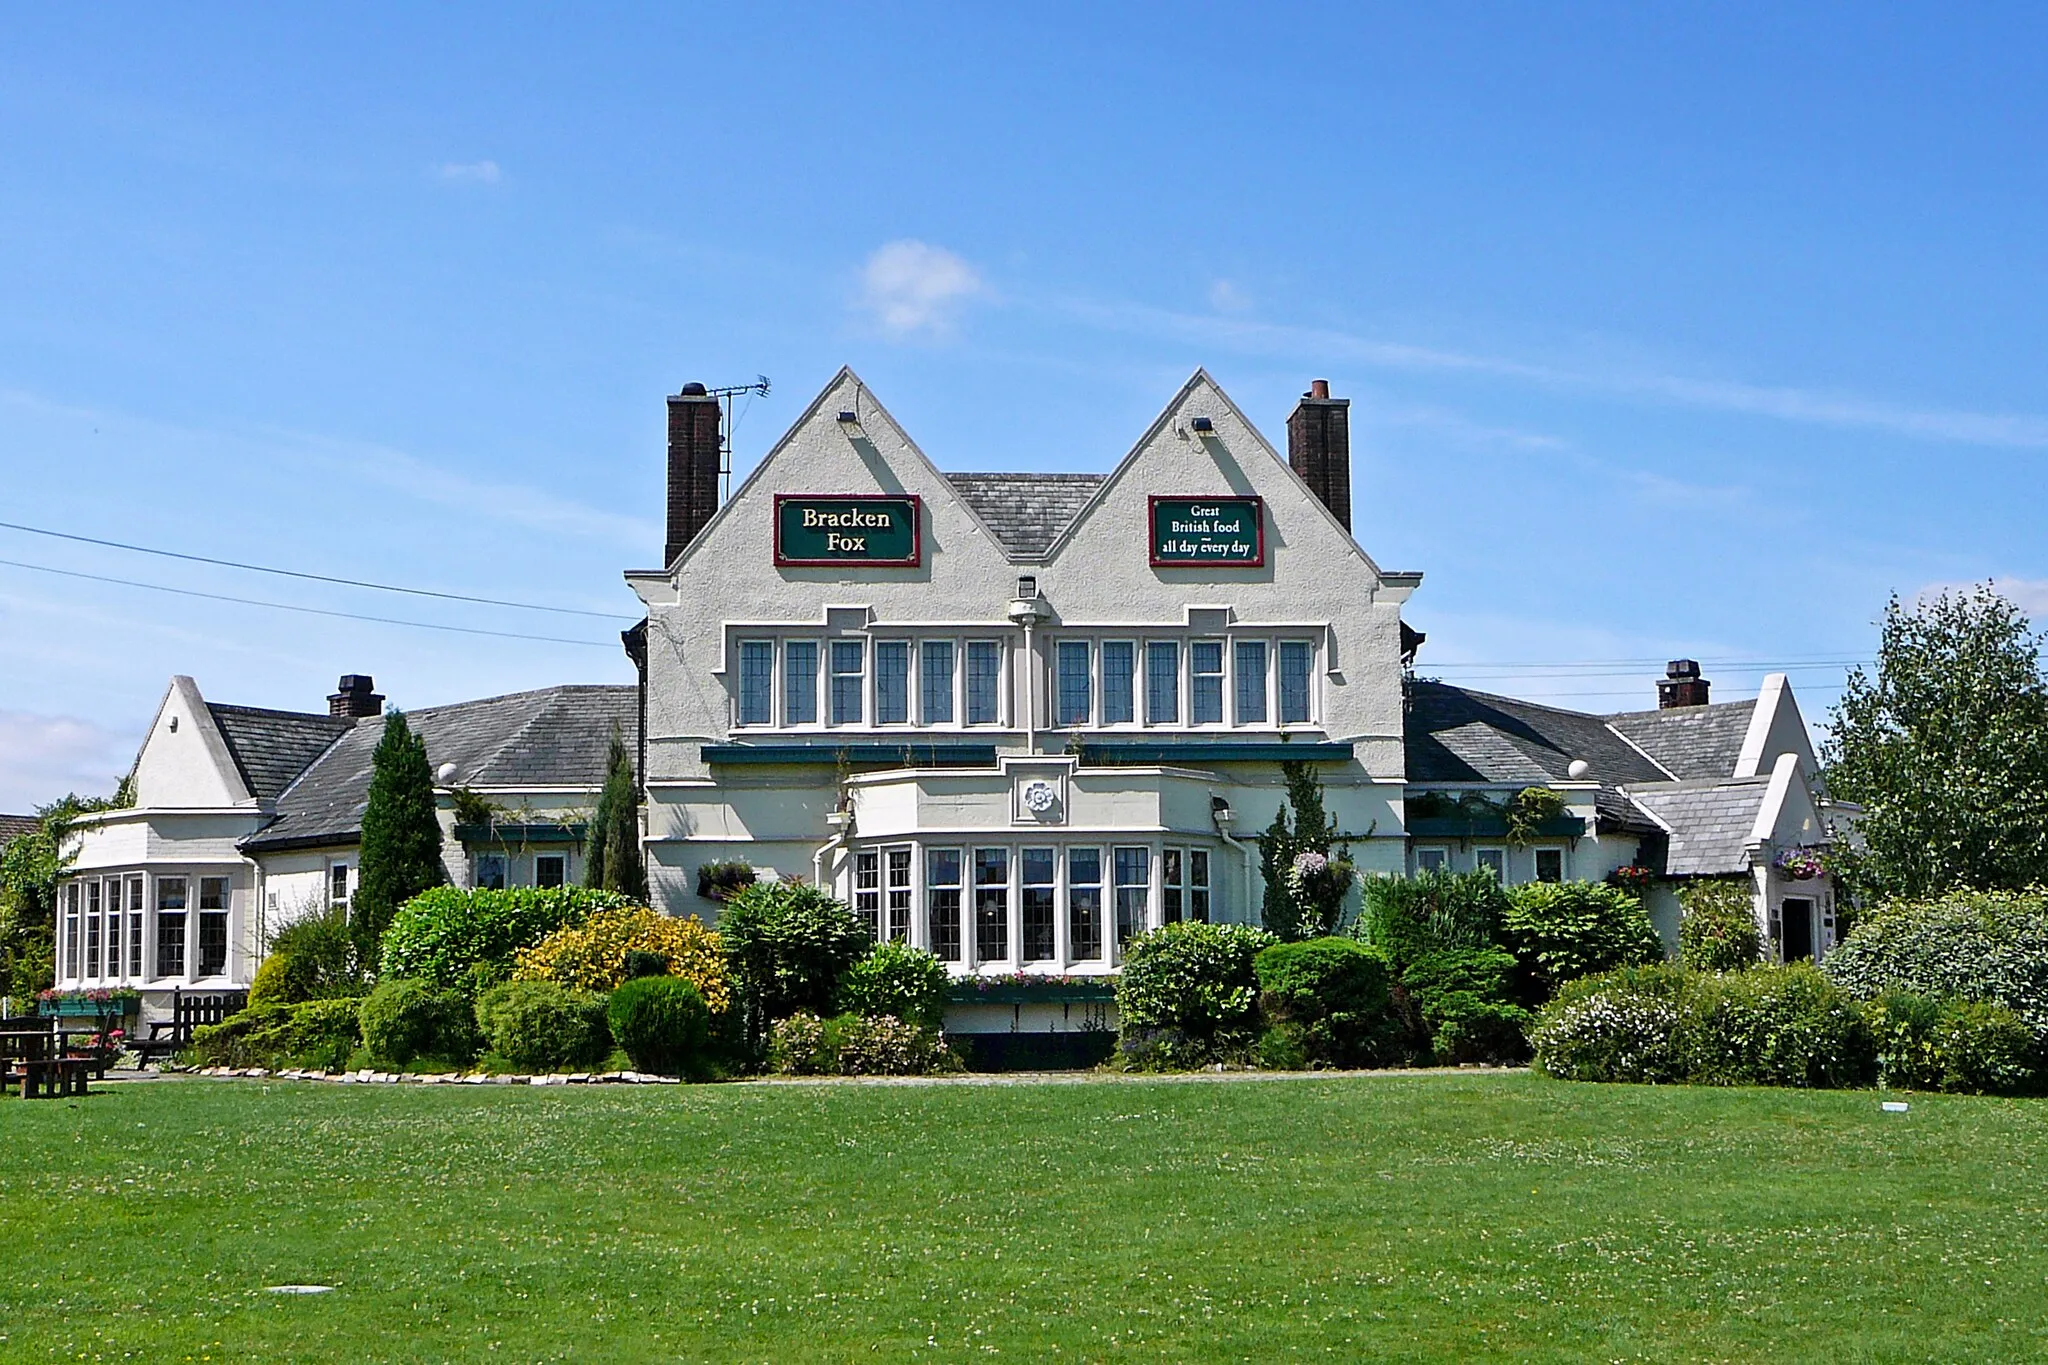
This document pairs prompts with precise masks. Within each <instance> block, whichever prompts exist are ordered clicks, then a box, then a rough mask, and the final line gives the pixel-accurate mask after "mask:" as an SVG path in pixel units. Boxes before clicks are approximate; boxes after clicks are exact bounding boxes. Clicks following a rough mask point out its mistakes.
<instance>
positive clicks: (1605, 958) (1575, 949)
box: [1501, 882, 1664, 1003]
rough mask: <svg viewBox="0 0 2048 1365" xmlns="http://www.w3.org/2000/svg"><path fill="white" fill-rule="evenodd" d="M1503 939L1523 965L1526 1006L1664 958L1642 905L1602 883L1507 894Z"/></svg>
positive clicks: (1541, 885) (1540, 886)
mask: <svg viewBox="0 0 2048 1365" xmlns="http://www.w3.org/2000/svg"><path fill="white" fill-rule="evenodd" d="M1507 899H1508V904H1507V910H1506V912H1505V913H1504V914H1503V915H1502V917H1501V939H1502V942H1503V944H1504V945H1505V946H1506V947H1507V949H1508V950H1509V951H1510V952H1512V953H1513V954H1514V955H1515V958H1516V960H1517V961H1518V962H1519V963H1520V964H1521V971H1522V979H1523V982H1524V983H1525V989H1524V991H1523V992H1522V994H1523V999H1524V1001H1525V1002H1527V1003H1541V1002H1542V1001H1545V1000H1548V999H1549V998H1550V997H1551V996H1553V995H1555V994H1557V988H1558V987H1559V986H1561V985H1563V984H1564V983H1565V982H1567V981H1571V980H1574V979H1576V978H1578V977H1581V976H1591V975H1592V974H1593V973H1594V972H1604V971H1607V970H1609V969H1610V968H1614V967H1632V966H1636V965H1639V964H1641V963H1645V962H1655V961H1657V960H1658V959H1660V958H1661V957H1663V956H1664V947H1663V944H1662V943H1661V942H1660V941H1659V940H1658V938H1657V931H1656V930H1655V929H1652V928H1651V927H1650V917H1649V916H1648V915H1646V914H1644V913H1643V903H1642V902H1641V901H1639V900H1637V899H1636V898H1635V897H1634V896H1632V895H1630V894H1629V893H1628V892H1626V891H1623V890H1621V889H1620V888H1619V887H1614V886H1608V885H1606V884H1604V883H1602V882H1529V883H1526V884H1525V885H1522V886H1517V887H1515V888H1513V889H1512V890H1510V891H1509V892H1508V893H1507Z"/></svg>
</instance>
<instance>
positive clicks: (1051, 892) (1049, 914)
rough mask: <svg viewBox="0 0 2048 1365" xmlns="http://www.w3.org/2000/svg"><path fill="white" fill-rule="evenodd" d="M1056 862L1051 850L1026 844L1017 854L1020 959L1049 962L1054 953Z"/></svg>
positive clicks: (1056, 898)
mask: <svg viewBox="0 0 2048 1365" xmlns="http://www.w3.org/2000/svg"><path fill="white" fill-rule="evenodd" d="M1056 866H1057V862H1056V859H1055V857H1054V854H1053V850H1051V849H1049V848H1027V849H1024V850H1022V851H1020V852H1019V853H1018V855H1017V871H1018V880H1019V882H1020V884H1021V887H1022V892H1021V894H1022V895H1023V898H1024V905H1023V911H1024V914H1023V920H1024V960H1025V961H1026V962H1050V961H1052V960H1053V958H1054V957H1055V956H1056V955H1057V953H1058V951H1059V950H1058V947H1057V944H1056V941H1055V935H1054V930H1055V926H1056V923H1057V920H1058V914H1059V909H1058V907H1059V899H1058V897H1059V892H1058V890H1057V889H1056V888H1055V887H1054V885H1053V880H1054V878H1053V870H1054V868H1055V867H1056Z"/></svg>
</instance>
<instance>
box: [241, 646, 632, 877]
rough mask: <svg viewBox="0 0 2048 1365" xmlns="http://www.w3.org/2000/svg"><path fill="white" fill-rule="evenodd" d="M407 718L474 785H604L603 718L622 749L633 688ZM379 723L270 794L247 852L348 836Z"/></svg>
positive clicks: (359, 809)
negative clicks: (271, 804)
mask: <svg viewBox="0 0 2048 1365" xmlns="http://www.w3.org/2000/svg"><path fill="white" fill-rule="evenodd" d="M405 718H406V722H407V723H408V724H409V725H411V726H412V728H413V730H414V731H415V732H417V733H418V734H419V735H421V736H422V737H423V738H424V739H425V741H426V746H427V764H428V766H429V767H431V768H432V769H434V771H435V773H436V774H437V778H436V780H437V781H438V780H439V779H438V774H439V772H440V768H441V765H442V764H444V763H453V764H454V765H455V772H454V775H453V776H452V778H451V779H450V780H451V781H452V782H453V783H455V784H456V785H459V786H473V787H514V788H517V787H587V788H589V789H590V790H591V791H592V792H593V793H594V792H595V791H596V790H597V788H599V787H601V786H602V785H604V776H605V773H604V759H605V753H606V751H607V749H608V748H609V747H610V744H611V733H612V728H613V727H614V726H616V727H617V728H618V731H619V735H620V737H621V738H622V739H624V740H625V742H626V745H627V747H628V748H629V749H631V748H633V747H635V745H636V743H637V732H638V726H639V694H638V689H636V688H633V687H600V686H591V687H548V688H543V689H541V690H539V691H536V692H514V693H512V694H510V695H508V696H503V697H486V698H484V699H483V700H481V701H467V702H458V703H456V704H455V705H452V706H432V707H424V708H422V709H420V710H418V711H408V712H406V715H405ZM383 734H384V724H383V721H382V720H380V719H369V720H365V721H362V722H360V723H358V724H356V725H355V726H354V727H353V728H352V729H351V730H350V732H349V733H348V734H347V735H346V736H345V737H343V738H342V740H341V741H340V742H339V743H337V744H335V745H334V746H333V747H332V748H331V749H329V750H328V751H327V752H326V753H324V754H322V755H321V756H320V757H319V759H317V760H316V761H315V762H314V763H313V765H312V766H311V767H309V768H308V769H307V770H306V772H305V774H304V775H303V776H302V777H300V778H299V780H298V781H297V782H295V783H293V784H292V785H291V786H290V787H289V788H288V789H287V790H286V791H285V792H284V794H283V795H282V796H281V797H280V798H279V799H278V803H277V818H276V819H275V820H273V821H272V822H271V823H270V824H269V825H267V826H265V827H264V828H263V829H261V830H259V831H258V832H256V833H255V834H253V835H250V836H249V837H248V838H246V839H244V840H242V844H241V846H242V848H244V849H245V850H248V851H250V852H262V851H265V850H271V851H275V850H277V849H281V848H293V847H314V846H318V845H321V844H335V843H350V842H353V841H354V840H355V839H356V837H357V835H358V834H359V833H360V832H361V829H362V821H363V806H364V803H365V802H366V801H367V800H368V798H369V791H370V760H371V755H372V754H373V753H374V752H375V750H376V748H377V741H378V740H379V739H381V738H382V737H383Z"/></svg>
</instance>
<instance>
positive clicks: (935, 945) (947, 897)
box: [924, 848, 960, 962]
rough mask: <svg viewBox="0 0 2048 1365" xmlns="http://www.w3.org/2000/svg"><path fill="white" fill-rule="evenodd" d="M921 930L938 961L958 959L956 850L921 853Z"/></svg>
mask: <svg viewBox="0 0 2048 1365" xmlns="http://www.w3.org/2000/svg"><path fill="white" fill-rule="evenodd" d="M924 903H925V933H926V936H927V938H928V940H929V944H928V946H929V947H930V948H931V950H932V955H933V956H934V957H936V958H938V959H939V961H941V962H958V961H959V960H960V850H959V849H957V848H931V849H926V850H925V855H924Z"/></svg>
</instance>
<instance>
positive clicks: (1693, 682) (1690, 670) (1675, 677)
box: [1657, 659, 1712, 711]
mask: <svg viewBox="0 0 2048 1365" xmlns="http://www.w3.org/2000/svg"><path fill="white" fill-rule="evenodd" d="M1710 686H1712V684H1711V683H1709V682H1708V681H1707V680H1706V679H1705V678H1702V677H1701V676H1700V666H1699V664H1698V663H1697V662H1695V661H1694V660H1692V659H1673V660H1672V661H1671V662H1670V663H1668V664H1666V665H1664V676H1663V677H1661V678H1659V679H1657V709H1658V710H1660V711H1670V710H1673V709H1675V708H1677V707H1680V706H1705V705H1706V704H1707V689H1708V688H1709V687H1710Z"/></svg>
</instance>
